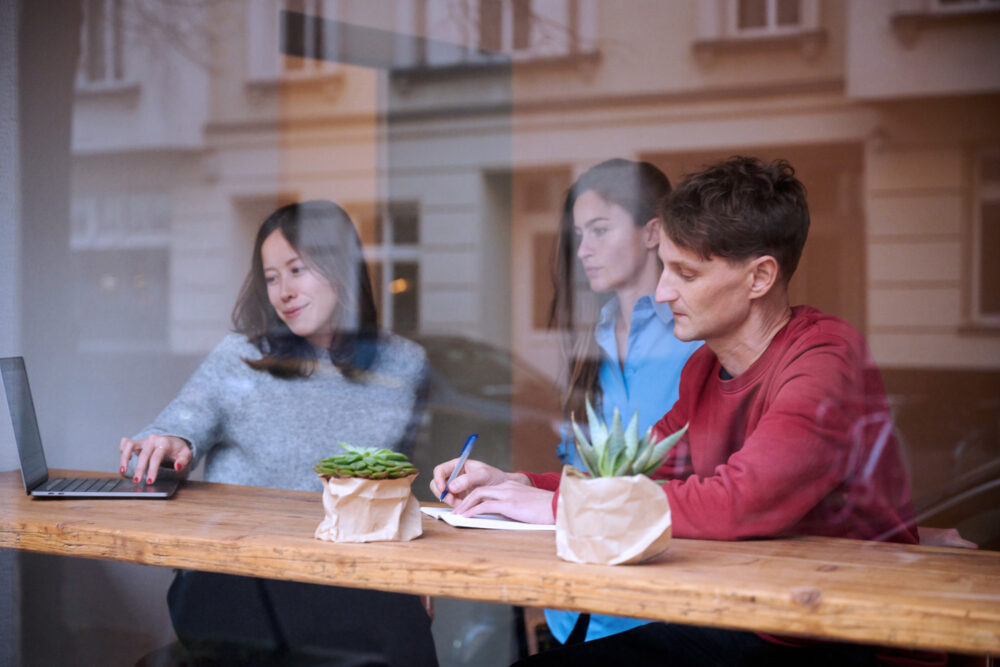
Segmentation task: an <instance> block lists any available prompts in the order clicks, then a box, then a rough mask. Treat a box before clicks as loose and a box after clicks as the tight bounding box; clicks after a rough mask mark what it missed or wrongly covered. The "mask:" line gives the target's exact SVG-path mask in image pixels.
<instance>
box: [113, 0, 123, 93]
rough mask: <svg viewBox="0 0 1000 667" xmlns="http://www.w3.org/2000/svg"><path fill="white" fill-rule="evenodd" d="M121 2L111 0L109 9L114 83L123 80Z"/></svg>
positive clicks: (120, 0) (121, 0)
mask: <svg viewBox="0 0 1000 667" xmlns="http://www.w3.org/2000/svg"><path fill="white" fill-rule="evenodd" d="M123 5H124V2H123V0H113V4H112V7H111V11H112V15H111V21H112V24H111V39H112V40H114V41H113V46H112V48H113V53H112V61H111V62H112V65H113V67H114V77H115V80H116V81H121V80H122V79H124V78H125V57H124V54H123V52H122V42H123V41H124V37H125V30H124V24H123V23H122V11H123Z"/></svg>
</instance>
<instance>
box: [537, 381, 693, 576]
mask: <svg viewBox="0 0 1000 667" xmlns="http://www.w3.org/2000/svg"><path fill="white" fill-rule="evenodd" d="M587 417H588V420H589V422H590V439H589V440H588V439H587V436H586V435H584V433H583V431H582V430H581V429H580V428H579V426H577V425H576V423H575V422H574V423H573V430H574V433H575V434H576V447H577V452H578V453H579V455H580V459H581V460H582V461H583V464H584V466H585V467H586V468H587V470H588V472H589V473H590V475H591V476H590V477H589V478H588V477H586V476H585V475H584V474H583V473H581V472H580V471H578V470H577V469H576V468H574V467H572V466H565V467H564V468H563V475H562V481H561V482H560V485H559V503H558V506H557V507H556V553H557V554H558V555H559V557H560V558H562V559H564V560H569V561H573V562H577V563H597V564H602V565H623V564H627V563H641V562H642V561H645V560H649V559H650V558H653V557H655V556H657V555H658V554H660V553H662V552H663V551H665V550H666V548H667V547H668V546H669V545H670V536H671V531H670V506H669V503H668V502H667V496H666V494H664V493H663V489H661V488H660V487H659V485H658V484H656V483H655V482H653V481H652V480H651V479H649V477H647V476H646V475H648V474H649V473H651V472H653V471H655V470H656V469H657V468H659V467H660V466H661V465H663V462H664V461H665V460H666V457H667V454H668V453H669V451H670V449H671V448H672V447H673V446H674V445H675V444H677V441H679V440H680V439H681V437H683V435H684V433H686V432H687V426H685V427H684V428H682V429H681V430H680V431H678V432H676V433H674V434H673V435H671V436H669V437H667V438H665V439H663V440H660V441H659V442H654V441H652V440H651V436H652V428H650V429H649V430H647V431H646V433H645V435H644V436H643V437H642V439H641V440H640V439H639V437H638V432H639V427H638V415H634V416H633V417H632V419H631V421H629V425H628V428H626V429H623V428H622V421H621V416H620V415H619V414H618V410H617V409H616V410H615V413H614V417H613V419H612V423H611V428H610V429H608V427H607V425H606V424H605V423H604V422H603V421H602V420H600V419H599V418H598V417H597V415H596V414H595V413H594V410H593V408H592V407H591V405H590V401H589V399H588V400H587Z"/></svg>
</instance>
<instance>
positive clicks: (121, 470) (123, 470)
mask: <svg viewBox="0 0 1000 667" xmlns="http://www.w3.org/2000/svg"><path fill="white" fill-rule="evenodd" d="M118 472H120V473H121V474H123V475H124V474H125V466H122V467H121V468H119V469H118Z"/></svg>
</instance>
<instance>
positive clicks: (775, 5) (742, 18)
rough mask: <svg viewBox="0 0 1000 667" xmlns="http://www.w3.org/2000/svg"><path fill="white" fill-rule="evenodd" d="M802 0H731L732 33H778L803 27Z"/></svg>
mask: <svg viewBox="0 0 1000 667" xmlns="http://www.w3.org/2000/svg"><path fill="white" fill-rule="evenodd" d="M804 9H805V8H804V7H803V1H802V0H733V7H732V11H731V12H730V14H731V16H732V18H733V21H734V25H733V34H735V35H743V36H752V35H779V34H783V33H789V32H800V31H802V30H803V29H805V27H806V26H805V20H804V19H805V12H804Z"/></svg>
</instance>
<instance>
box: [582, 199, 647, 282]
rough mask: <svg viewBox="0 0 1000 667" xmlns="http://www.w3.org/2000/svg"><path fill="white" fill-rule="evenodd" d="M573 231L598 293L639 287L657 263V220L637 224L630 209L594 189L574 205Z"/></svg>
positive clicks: (589, 276)
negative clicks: (651, 265)
mask: <svg viewBox="0 0 1000 667" xmlns="http://www.w3.org/2000/svg"><path fill="white" fill-rule="evenodd" d="M643 222H646V221H643ZM573 231H574V234H575V236H576V240H577V243H578V244H579V245H578V246H577V252H576V255H577V257H579V258H580V262H581V263H582V264H583V271H584V273H585V274H586V276H587V281H588V282H589V283H590V289H592V290H593V291H595V292H612V291H614V292H618V291H621V290H628V289H635V288H637V287H639V285H638V283H639V281H640V279H641V277H642V276H643V275H648V274H647V273H646V271H647V270H648V269H649V264H650V263H653V264H654V265H655V264H656V254H655V251H656V246H657V243H658V242H659V236H658V233H657V224H656V222H654V221H648V224H646V225H644V226H642V227H638V226H636V224H635V221H634V220H633V219H632V216H631V214H629V212H628V211H626V210H625V209H624V208H622V207H621V206H619V205H618V204H615V203H612V202H609V201H607V200H605V199H604V198H603V197H601V196H600V195H599V194H597V193H596V192H594V191H593V190H587V191H586V192H584V193H583V194H581V195H580V196H579V197H577V198H576V202H574V204H573ZM655 273H656V275H658V274H659V273H658V271H655Z"/></svg>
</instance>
